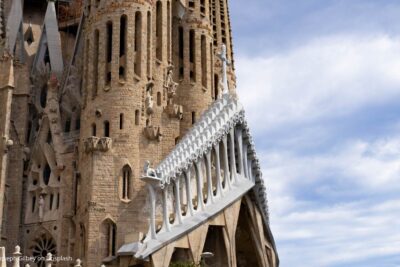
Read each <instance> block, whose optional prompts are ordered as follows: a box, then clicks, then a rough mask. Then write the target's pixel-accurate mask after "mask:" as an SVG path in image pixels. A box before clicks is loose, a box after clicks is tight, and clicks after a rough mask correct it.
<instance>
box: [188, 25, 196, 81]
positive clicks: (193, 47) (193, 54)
mask: <svg viewBox="0 0 400 267" xmlns="http://www.w3.org/2000/svg"><path fill="white" fill-rule="evenodd" d="M195 57H196V37H195V32H194V30H190V32H189V62H190V80H191V81H196V60H195Z"/></svg>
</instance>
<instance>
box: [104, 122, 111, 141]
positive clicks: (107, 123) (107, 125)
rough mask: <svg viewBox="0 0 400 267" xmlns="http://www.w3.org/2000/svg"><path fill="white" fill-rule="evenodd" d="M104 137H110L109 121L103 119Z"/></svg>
mask: <svg viewBox="0 0 400 267" xmlns="http://www.w3.org/2000/svg"><path fill="white" fill-rule="evenodd" d="M104 137H110V122H109V121H104Z"/></svg>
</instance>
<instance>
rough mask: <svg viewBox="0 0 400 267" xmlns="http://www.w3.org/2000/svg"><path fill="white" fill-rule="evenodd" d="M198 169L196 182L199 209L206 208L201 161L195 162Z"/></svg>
mask: <svg viewBox="0 0 400 267" xmlns="http://www.w3.org/2000/svg"><path fill="white" fill-rule="evenodd" d="M194 168H195V170H196V182H197V183H196V184H197V210H204V198H203V175H202V172H201V169H200V168H201V161H200V162H195V163H194Z"/></svg>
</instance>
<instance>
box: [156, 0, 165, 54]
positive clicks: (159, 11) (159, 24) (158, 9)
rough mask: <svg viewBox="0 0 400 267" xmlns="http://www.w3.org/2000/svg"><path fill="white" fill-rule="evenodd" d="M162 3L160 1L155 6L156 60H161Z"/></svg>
mask: <svg viewBox="0 0 400 267" xmlns="http://www.w3.org/2000/svg"><path fill="white" fill-rule="evenodd" d="M162 20H163V16H162V3H161V1H158V2H157V6H156V39H157V47H156V57H157V59H158V60H162V59H163V58H162V38H163V30H162V24H163V23H162Z"/></svg>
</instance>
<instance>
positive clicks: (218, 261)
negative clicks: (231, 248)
mask: <svg viewBox="0 0 400 267" xmlns="http://www.w3.org/2000/svg"><path fill="white" fill-rule="evenodd" d="M204 253H212V254H213V256H212V257H207V258H203V259H202V261H203V263H204V265H205V266H207V267H227V266H229V260H228V253H227V247H226V244H225V239H224V228H223V227H222V226H214V225H211V226H209V227H208V232H207V237H206V242H205V244H204V248H203V254H204Z"/></svg>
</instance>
